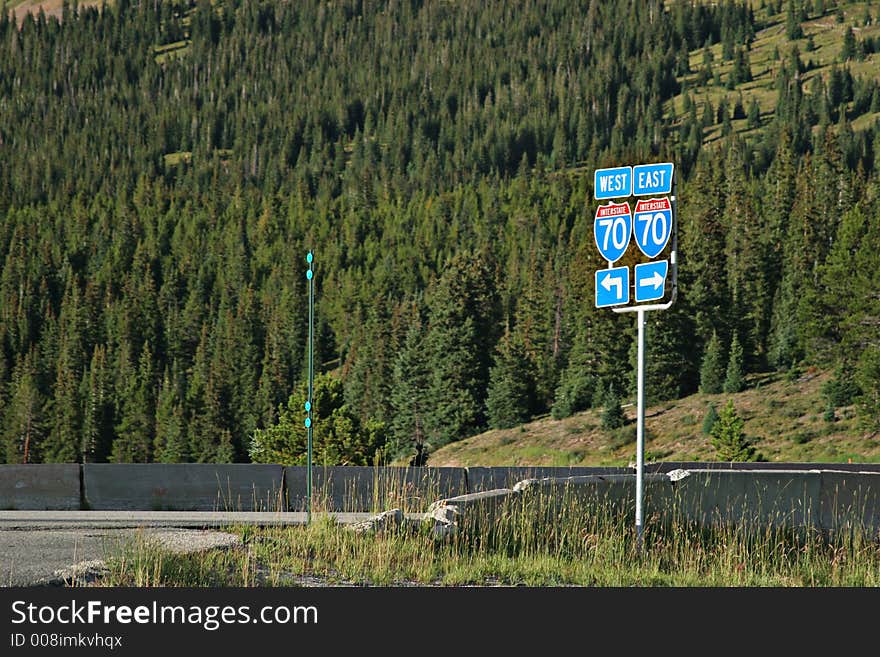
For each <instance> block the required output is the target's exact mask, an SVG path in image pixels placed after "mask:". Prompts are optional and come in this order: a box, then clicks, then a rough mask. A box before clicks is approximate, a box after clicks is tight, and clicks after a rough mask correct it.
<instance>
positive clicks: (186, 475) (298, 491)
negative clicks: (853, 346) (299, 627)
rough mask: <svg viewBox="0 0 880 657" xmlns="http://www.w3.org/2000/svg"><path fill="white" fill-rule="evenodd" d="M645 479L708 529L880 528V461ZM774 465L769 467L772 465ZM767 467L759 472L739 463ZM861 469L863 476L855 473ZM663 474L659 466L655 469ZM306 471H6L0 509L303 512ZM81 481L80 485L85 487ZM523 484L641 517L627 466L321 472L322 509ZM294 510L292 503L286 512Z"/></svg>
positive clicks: (649, 488) (317, 494)
mask: <svg viewBox="0 0 880 657" xmlns="http://www.w3.org/2000/svg"><path fill="white" fill-rule="evenodd" d="M657 465H658V466H659V465H662V466H663V468H662V470H663V471H665V472H670V471H672V470H674V469H675V468H673V467H672V466H678V465H686V466H699V467H689V468H688V469H687V470H686V472H687V474H686V475H685V476H683V477H681V478H677V477H675V476H673V477H672V478H670V477H669V476H667V474H663V473H662V472H656V471H655V472H654V473H651V472H649V473H648V474H647V475H646V487H645V496H646V497H645V513H646V517H648V516H649V515H650V514H652V513H662V514H664V515H665V516H667V517H670V515H675V514H677V516H676V517H678V518H681V519H687V520H693V521H699V522H723V523H733V522H750V523H760V524H768V523H771V524H785V525H792V526H812V527H819V528H822V529H827V530H836V529H841V528H847V527H851V526H857V525H860V526H863V527H869V528H874V529H875V530H876V529H878V528H880V471H878V470H880V468H878V467H877V466H876V464H874V465H873V466H872V465H866V464H828V465H817V466H809V465H808V467H806V468H803V469H798V468H796V467H793V466H792V465H790V464H778V463H777V464H735V467H732V466H731V464H716V463H712V464H708V463H698V464H684V463H673V464H657ZM771 465H772V466H773V467H768V466H771ZM749 466H759V467H756V468H754V469H751V470H745V469H740V467H749ZM850 468H856V469H858V471H855V470H854V471H850ZM657 469H660V468H657ZM305 474H306V472H305V468H304V467H288V468H282V467H281V466H278V465H248V464H233V465H229V464H221V465H213V464H174V465H163V464H118V465H117V464H85V465H82V466H80V465H77V464H54V465H53V464H46V465H0V508H2V509H17V510H36V509H39V510H53V509H54V510H70V509H78V508H80V504H81V502H84V506H83V507H82V508H85V509H95V510H130V511H157V510H169V511H238V510H241V511H254V510H270V511H274V510H278V509H279V508H281V509H283V510H288V509H289V510H291V511H299V510H303V509H304V508H305V488H306V477H305ZM81 478H82V479H81ZM525 479H533V480H537V481H533V482H532V483H531V484H530V487H531V488H529V487H525V488H523V487H520V488H521V489H522V491H523V493H524V495H523V497H524V498H526V497H530V496H531V497H534V496H543V497H544V498H545V499H546V498H551V497H556V498H557V499H558V500H560V501H564V503H567V502H568V501H569V500H571V499H572V497H574V498H575V499H577V500H580V501H583V502H584V503H586V502H587V501H590V500H592V501H597V500H601V501H603V502H604V503H605V507H606V508H607V509H608V510H614V511H620V512H623V513H627V514H629V513H632V511H633V509H634V505H635V501H634V494H635V475H634V473H633V472H632V470H631V469H629V468H539V467H536V468H520V467H514V468H502V467H498V468H473V467H472V468H430V467H429V468H402V467H401V468H385V467H383V468H373V467H349V466H340V467H315V468H314V478H313V484H314V503H313V507H312V508H313V510H315V511H321V510H332V511H338V512H344V511H383V510H386V509H389V508H394V507H398V508H403V509H406V510H410V511H424V510H426V509H428V507H429V506H430V505H431V504H432V503H433V502H435V501H436V500H440V499H444V498H451V497H456V496H459V495H465V494H469V493H470V494H473V493H478V492H480V491H485V490H492V489H498V488H514V486H515V484H516V483H517V482H519V481H522V480H525ZM283 502H286V505H285V504H283Z"/></svg>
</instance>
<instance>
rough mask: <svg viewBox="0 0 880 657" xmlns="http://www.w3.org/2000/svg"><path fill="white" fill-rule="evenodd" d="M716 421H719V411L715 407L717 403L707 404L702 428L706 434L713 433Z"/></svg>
mask: <svg viewBox="0 0 880 657" xmlns="http://www.w3.org/2000/svg"><path fill="white" fill-rule="evenodd" d="M716 422H718V411H717V410H716V409H715V404H707V405H706V415H704V416H703V427H702V430H703V435H704V436H710V435H712V428H713V427H714V426H715V423H716Z"/></svg>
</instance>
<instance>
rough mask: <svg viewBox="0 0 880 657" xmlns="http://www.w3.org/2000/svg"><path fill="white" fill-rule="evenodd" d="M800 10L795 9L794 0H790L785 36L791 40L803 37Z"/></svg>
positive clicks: (786, 15)
mask: <svg viewBox="0 0 880 657" xmlns="http://www.w3.org/2000/svg"><path fill="white" fill-rule="evenodd" d="M799 18H800V17H799V15H798V12H797V11H796V10H795V6H794V0H788V9H786V11H785V36H786V37H787V38H788V40H789V41H795V40H797V39H802V38H803V36H804V30H803V28H802V27H801V23H800V20H799Z"/></svg>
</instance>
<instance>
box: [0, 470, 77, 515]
mask: <svg viewBox="0 0 880 657" xmlns="http://www.w3.org/2000/svg"><path fill="white" fill-rule="evenodd" d="M79 508H80V472H79V465H78V464H76V463H47V464H39V465H37V464H26V465H0V509H4V510H16V511H33V510H47V509H55V510H60V511H69V510H76V509H79Z"/></svg>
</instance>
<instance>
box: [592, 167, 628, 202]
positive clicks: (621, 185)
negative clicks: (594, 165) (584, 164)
mask: <svg viewBox="0 0 880 657" xmlns="http://www.w3.org/2000/svg"><path fill="white" fill-rule="evenodd" d="M593 194H594V196H595V197H596V198H597V199H598V200H600V201H604V200H606V199H611V198H625V197H627V196H631V195H632V167H615V168H613V169H596V173H595V174H594V175H593Z"/></svg>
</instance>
